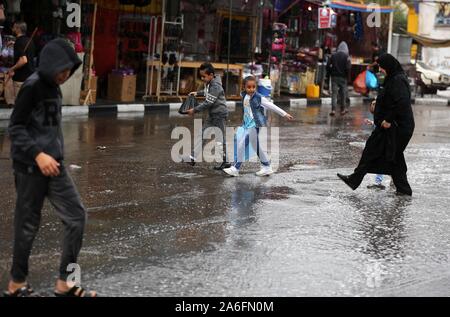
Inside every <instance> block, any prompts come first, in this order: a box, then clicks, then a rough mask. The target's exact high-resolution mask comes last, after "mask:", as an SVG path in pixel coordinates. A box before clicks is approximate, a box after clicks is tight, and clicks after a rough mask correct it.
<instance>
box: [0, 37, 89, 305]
mask: <svg viewBox="0 0 450 317" xmlns="http://www.w3.org/2000/svg"><path fill="white" fill-rule="evenodd" d="M81 64H82V62H81V60H80V59H79V58H78V56H77V54H76V53H75V51H74V50H73V48H72V47H71V46H70V44H69V43H68V42H66V41H65V40H63V39H57V40H53V41H51V42H49V43H48V44H47V45H46V46H45V47H44V49H43V50H42V53H41V56H40V65H39V69H38V70H37V71H36V72H35V73H33V74H32V75H31V76H30V77H29V78H28V79H27V80H26V81H25V83H24V84H23V86H22V88H21V89H20V92H19V95H18V97H17V102H16V106H15V108H14V111H13V113H12V115H11V120H10V124H9V129H8V132H9V136H10V139H11V157H12V160H13V169H14V176H15V184H16V191H17V201H16V210H15V220H14V248H13V263H12V268H11V281H10V283H9V285H8V290H7V291H6V292H5V294H4V295H5V296H8V297H27V296H32V295H33V291H32V289H31V288H30V286H29V285H28V283H27V276H28V261H29V257H30V253H31V249H32V245H33V241H34V238H35V237H36V234H37V232H38V230H39V225H40V218H41V210H42V206H43V203H44V200H45V198H46V197H47V198H48V199H49V200H50V202H51V203H52V205H53V207H54V208H55V210H56V212H57V214H58V216H59V217H60V218H61V220H62V223H63V225H64V242H63V251H62V256H61V264H60V269H59V278H58V280H57V282H56V287H55V295H57V296H69V297H92V296H94V297H95V296H96V294H95V292H89V293H88V292H86V291H85V290H84V289H82V288H81V287H79V286H78V285H75V284H77V283H76V282H75V283H73V281H69V280H68V278H69V275H70V273H72V271H73V269H72V270H70V271H68V269H69V267H68V266H69V265H70V264H75V263H76V262H77V257H78V254H79V252H80V249H81V245H82V240H83V233H84V227H85V222H86V217H87V212H86V209H85V207H84V206H83V204H82V203H81V199H80V195H79V194H78V191H77V189H76V187H75V184H74V182H73V180H72V178H71V177H70V175H69V172H68V171H67V169H66V167H65V166H64V139H63V135H62V129H61V101H62V95H61V89H60V87H59V86H60V85H62V84H63V83H64V82H66V81H67V80H68V79H69V77H70V76H72V75H73V73H74V72H75V71H76V70H77V69H78V68H79V67H80V65H81Z"/></svg>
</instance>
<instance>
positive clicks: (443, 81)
mask: <svg viewBox="0 0 450 317" xmlns="http://www.w3.org/2000/svg"><path fill="white" fill-rule="evenodd" d="M416 73H417V75H416V87H417V89H418V91H417V93H419V94H421V95H424V94H427V93H428V94H436V93H437V91H438V90H445V89H447V87H450V73H447V74H446V73H443V72H442V71H440V70H438V69H435V68H433V67H432V66H429V65H427V64H425V63H424V62H421V61H418V62H417V63H416Z"/></svg>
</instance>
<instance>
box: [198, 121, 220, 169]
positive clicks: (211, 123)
mask: <svg viewBox="0 0 450 317" xmlns="http://www.w3.org/2000/svg"><path fill="white" fill-rule="evenodd" d="M226 121H227V117H209V118H208V119H207V120H206V123H205V124H204V125H203V131H202V140H201V142H200V141H198V142H197V140H194V141H195V142H196V143H195V145H194V151H193V152H192V156H193V157H195V158H197V156H198V153H199V152H200V151H201V150H202V148H203V143H204V141H205V140H203V135H204V133H205V130H206V129H208V128H219V129H220V131H222V136H223V140H222V145H223V157H222V159H223V162H228V161H227V135H226Z"/></svg>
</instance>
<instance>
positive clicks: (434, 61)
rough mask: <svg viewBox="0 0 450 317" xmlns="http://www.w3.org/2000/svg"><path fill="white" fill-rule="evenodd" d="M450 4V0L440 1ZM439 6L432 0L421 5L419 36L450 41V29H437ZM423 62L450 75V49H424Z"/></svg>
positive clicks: (427, 0) (426, 0) (425, 0)
mask: <svg viewBox="0 0 450 317" xmlns="http://www.w3.org/2000/svg"><path fill="white" fill-rule="evenodd" d="M432 1H434V0H432ZM440 1H441V2H449V3H450V0H440ZM437 12H438V6H437V4H435V3H432V2H431V1H430V0H424V2H422V3H420V4H419V35H423V36H427V37H430V38H434V39H450V27H435V17H436V13H437ZM422 60H423V61H424V62H426V63H427V64H429V65H432V66H436V67H438V68H440V69H442V70H443V71H445V72H446V73H450V48H449V47H446V48H428V47H424V48H422Z"/></svg>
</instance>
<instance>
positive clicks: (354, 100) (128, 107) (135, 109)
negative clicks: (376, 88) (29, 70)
mask: <svg viewBox="0 0 450 317" xmlns="http://www.w3.org/2000/svg"><path fill="white" fill-rule="evenodd" d="M372 100H374V99H373V98H366V97H350V106H354V105H360V104H367V103H370V102H371V101H372ZM411 103H412V104H413V105H430V106H450V99H445V98H415V99H411ZM275 104H276V105H278V106H280V107H287V108H289V107H292V108H307V107H321V106H327V107H328V106H331V98H330V97H328V98H318V99H306V98H292V99H289V100H279V101H277V100H276V99H275ZM180 107H181V103H155V104H138V103H136V104H120V105H118V104H112V105H92V106H63V107H62V113H63V115H64V116H84V115H88V116H95V115H106V114H108V115H110V114H121V113H131V114H132V113H135V114H139V113H142V114H145V113H152V112H160V111H167V112H170V113H172V112H177V111H178V109H179V108H180ZM227 107H228V110H229V111H230V112H234V111H236V108H237V107H242V102H241V101H237V102H236V101H228V102H227ZM11 113H12V109H1V108H0V120H9V118H10V117H11Z"/></svg>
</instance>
